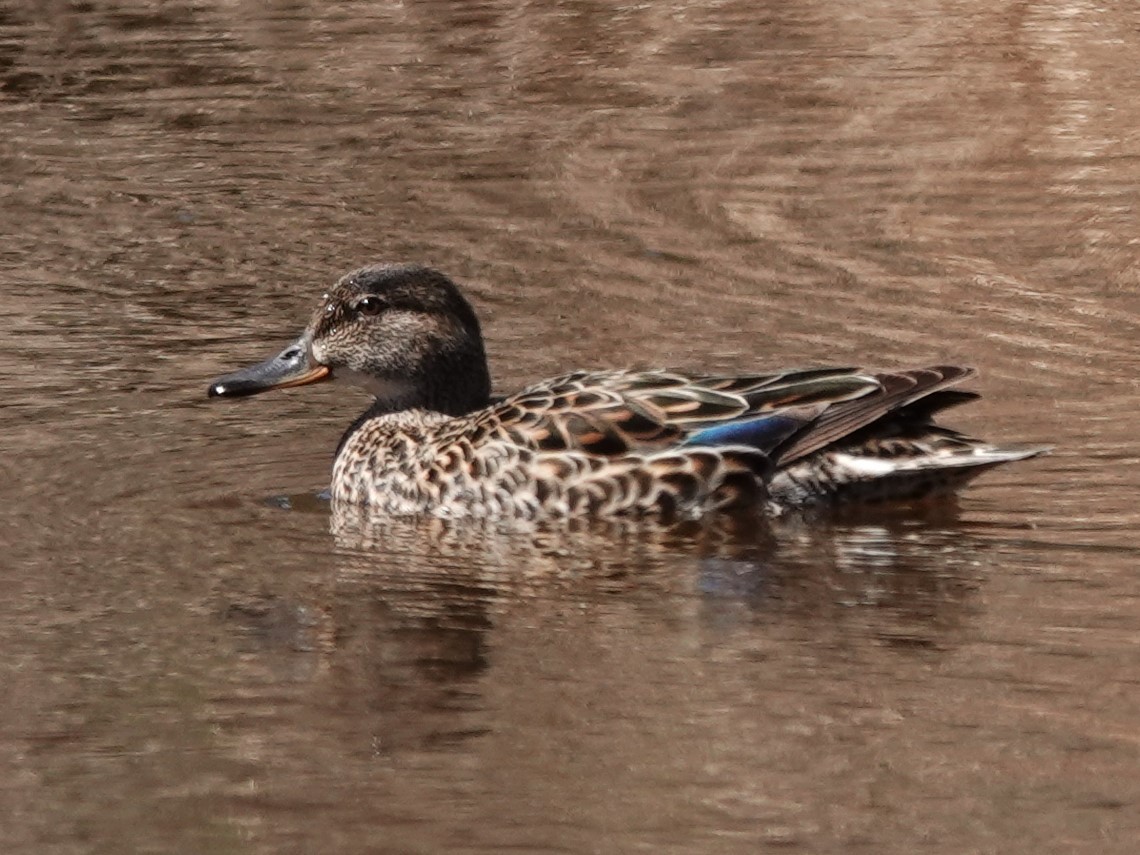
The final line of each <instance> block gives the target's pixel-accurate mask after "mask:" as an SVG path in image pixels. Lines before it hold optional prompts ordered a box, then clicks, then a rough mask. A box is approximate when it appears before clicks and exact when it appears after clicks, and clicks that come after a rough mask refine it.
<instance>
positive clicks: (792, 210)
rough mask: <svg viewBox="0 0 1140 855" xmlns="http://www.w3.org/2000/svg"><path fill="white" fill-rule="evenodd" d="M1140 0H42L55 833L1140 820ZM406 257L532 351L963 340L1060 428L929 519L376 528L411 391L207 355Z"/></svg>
mask: <svg viewBox="0 0 1140 855" xmlns="http://www.w3.org/2000/svg"><path fill="white" fill-rule="evenodd" d="M1137 24H1138V21H1137V18H1136V13H1135V12H1134V10H1133V9H1132V8H1131V7H1130V6H1129V5H1127V4H1122V5H1121V4H1117V5H1112V4H1109V5H1107V6H1106V5H1096V4H1089V3H1073V2H1059V0H1057V2H1043V3H1035V4H1028V5H1027V4H1023V3H1013V2H998V3H992V2H991V3H980V2H969V0H966V2H957V3H952V4H945V3H930V2H919V3H914V2H910V3H905V4H904V3H891V2H880V3H860V4H850V3H844V2H827V0H816V2H806V3H804V2H799V3H778V2H777V3H766V4H757V3H755V2H746V0H721V2H715V3H709V2H682V0H671V1H670V2H655V3H652V4H612V3H601V2H589V0H585V1H584V2H583V0H579V2H569V0H567V2H543V3H536V2H525V1H524V0H514V1H513V2H512V0H483V2H469V0H463V2H460V0H454V2H438V0H436V2H428V0H422V1H421V2H407V3H399V4H397V3H375V2H363V0H357V2H346V3H339V4H336V6H335V9H334V8H332V7H329V6H328V5H327V4H321V3H308V2H303V0H302V2H288V3H285V2H274V3H268V4H264V3H259V4H255V3H221V2H213V0H201V2H193V3H191V2H165V3H158V2H145V0H133V2H130V1H129V0H114V2H106V3H52V4H41V3H33V2H20V0H12V2H9V3H8V4H6V6H5V8H4V9H3V10H0V127H2V128H3V133H0V285H2V290H0V319H2V320H3V322H4V326H5V329H6V334H5V335H4V336H2V337H0V372H2V376H3V381H2V382H3V393H4V394H3V405H2V408H0V430H2V433H3V437H4V448H5V454H4V455H3V456H2V462H0V482H2V483H3V486H4V492H5V498H6V501H5V503H4V510H3V511H2V512H0V538H2V541H0V542H2V543H3V544H4V560H3V561H0V578H2V580H3V582H4V591H5V594H4V596H3V597H2V598H0V646H2V649H3V650H4V652H5V655H4V656H3V657H2V658H0V682H2V684H3V685H4V686H5V687H6V689H7V691H6V698H7V702H6V703H5V704H3V705H0V759H2V762H3V764H4V768H5V769H6V770H7V774H6V775H5V776H4V780H3V783H2V784H0V815H2V816H4V817H5V819H4V821H3V822H0V849H3V851H5V852H12V853H18V852H29V853H32V852H34V853H45V852H53V853H54V852H58V853H73V852H74V853H78V852H131V851H150V852H194V851H211V852H221V851H235V852H265V853H279V852H308V851H336V852H365V851H367V852H376V851H391V852H500V851H504V850H509V849H513V850H516V851H524V852H554V851H559V852H626V851H660V852H678V853H681V852H685V853H688V852H741V853H753V852H757V851H764V850H766V849H770V848H779V849H780V850H782V851H789V852H805V853H807V852H813V853H814V852H824V851H866V852H875V853H882V852H898V853H912V852H916V851H924V852H945V853H962V852H967V851H995V852H999V851H1000V852H1037V853H1039V852H1066V853H1069V852H1086V851H1087V852H1120V853H1130V852H1133V851H1135V847H1136V843H1137V840H1140V820H1137V817H1138V816H1140V811H1138V810H1137V802H1138V799H1140V772H1138V770H1140V762H1138V761H1140V685H1138V680H1137V674H1138V673H1140V646H1138V644H1137V640H1138V639H1140V602H1138V598H1137V583H1136V574H1135V568H1136V566H1137V558H1138V545H1137V540H1136V528H1137V523H1138V517H1140V509H1138V503H1137V500H1136V497H1137V495H1138V486H1140V484H1138V481H1140V475H1138V474H1137V467H1136V463H1137V458H1138V453H1137V446H1136V441H1135V433H1136V431H1135V417H1136V413H1137V412H1138V411H1140V394H1138V390H1137V381H1136V377H1137V376H1138V374H1140V370H1138V369H1140V365H1138V361H1140V360H1138V357H1137V346H1136V341H1137V333H1138V330H1137V310H1138V308H1140V298H1138V296H1137V294H1138V288H1137V286H1138V281H1140V275H1138V270H1140V268H1138V267H1137V257H1138V248H1137V243H1136V241H1137V238H1136V235H1137V234H1140V228H1138V226H1140V223H1138V218H1140V214H1138V210H1140V209H1138V208H1137V205H1136V187H1137V186H1138V184H1140V142H1138V138H1137V136H1136V133H1135V129H1136V128H1137V127H1138V126H1140V107H1138V106H1137V105H1138V104H1140V101H1138V100H1137V98H1136V97H1135V94H1136V93H1135V88H1136V72H1135V68H1134V66H1135V62H1134V57H1135V56H1136V54H1137V50H1140V44H1138V40H1140V27H1138V26H1137ZM373 260H399V261H418V262H424V263H429V264H433V265H435V266H438V267H440V268H441V269H444V270H446V271H448V272H449V273H451V274H452V275H453V276H454V277H455V278H456V279H457V280H459V281H460V282H461V283H463V285H464V287H465V288H466V290H467V291H468V293H469V294H470V295H471V297H472V299H473V301H474V302H475V303H476V305H477V308H478V310H479V312H480V314H481V316H482V317H483V320H484V330H485V332H486V335H487V338H488V348H489V351H490V355H491V359H492V371H493V375H494V377H495V380H496V385H497V386H498V387H499V388H501V389H503V390H509V389H513V388H517V387H519V386H520V385H522V384H524V383H526V382H527V381H528V380H532V379H535V378H539V377H543V376H547V375H549V374H553V373H558V372H562V371H566V370H569V369H572V368H579V367H598V368H600V367H616V366H625V365H637V366H654V365H667V366H676V367H681V368H691V369H698V368H699V369H706V370H754V369H756V368H758V367H769V368H772V367H777V366H781V365H797V364H812V363H832V364H869V365H871V366H875V367H890V366H895V365H899V364H911V363H921V362H924V361H928V360H930V361H936V362H943V361H962V362H966V363H969V364H972V365H976V366H977V367H979V369H980V370H981V377H980V379H979V381H978V382H977V383H976V384H975V388H978V389H979V390H980V391H982V392H983V393H984V395H985V398H984V399H983V400H982V401H981V402H980V403H978V404H976V405H973V406H971V407H969V408H966V409H963V410H962V411H960V412H957V411H956V412H955V413H954V414H953V421H954V423H955V425H957V426H960V427H962V428H963V429H966V430H969V431H972V432H975V433H981V434H984V435H986V436H987V437H992V438H994V439H999V440H1007V441H1014V440H1016V441H1023V442H1034V443H1044V444H1052V445H1054V446H1055V447H1056V448H1055V452H1054V454H1053V455H1052V456H1050V457H1048V458H1045V459H1042V460H1037V461H1032V462H1029V463H1026V464H1023V465H1019V466H1016V467H1010V468H1008V469H1007V470H1004V471H1001V472H997V473H994V474H992V475H990V476H988V477H987V478H986V479H984V480H983V481H981V482H979V483H978V484H977V485H976V486H975V487H973V488H972V489H970V490H969V491H968V492H966V493H965V494H964V495H963V496H962V498H961V500H960V501H959V502H958V503H956V504H953V505H947V506H943V507H938V508H934V509H931V510H930V512H929V513H926V514H922V515H909V516H887V515H878V516H875V515H870V516H860V517H853V518H848V519H840V520H829V521H823V520H815V521H796V520H793V521H789V522H786V523H781V524H778V525H774V526H771V527H766V526H759V527H758V526H755V525H752V526H743V525H738V524H734V523H731V522H727V521H713V522H708V523H706V524H702V525H693V526H688V527H684V528H680V529H667V530H662V529H660V528H657V527H654V526H651V525H648V524H632V523H613V524H609V523H607V524H589V525H584V524H575V525H554V526H549V527H540V528H538V529H531V530H523V531H512V530H508V531H504V530H501V529H497V528H494V527H492V528H470V527H467V528H465V527H462V526H460V527H448V526H443V525H441V524H437V523H431V524H428V523H417V522H409V521H398V522H387V523H385V522H372V523H365V524H361V523H360V522H359V521H354V520H344V519H337V518H333V517H332V516H331V514H330V511H329V509H328V508H327V507H326V506H325V505H323V504H322V503H320V502H319V501H316V500H313V499H306V497H308V496H312V495H313V494H314V493H315V492H316V491H318V490H319V489H320V488H322V487H323V486H324V485H325V483H326V480H327V475H328V470H329V466H330V457H331V453H332V450H333V448H334V447H335V443H336V440H337V438H338V437H339V435H340V432H341V431H342V430H343V428H344V426H345V425H347V424H348V422H349V421H350V420H351V419H352V418H353V417H354V416H355V415H356V414H357V412H358V411H360V410H361V409H362V408H363V407H364V405H365V404H366V400H365V399H364V398H363V396H362V395H361V394H360V393H359V392H356V391H352V390H345V389H338V388H334V387H314V388H311V389H300V390H293V391H289V392H283V393H280V394H277V395H276V396H272V395H271V396H265V397H260V398H257V399H252V400H249V401H241V402H234V403H230V404H227V403H218V402H207V401H206V399H205V397H204V390H205V385H206V383H207V382H208V381H209V380H210V379H211V378H212V377H215V376H217V375H218V374H221V373H224V372H226V371H229V370H231V369H232V368H234V367H236V366H240V365H244V364H246V363H248V362H251V361H253V360H257V359H260V358H262V357H264V356H266V355H269V354H270V353H271V352H274V351H275V349H276V348H278V347H279V346H280V345H281V344H282V343H284V342H285V341H286V340H288V338H289V337H290V336H292V335H293V334H295V333H296V331H297V330H298V329H299V326H300V325H301V324H302V323H303V322H304V319H305V318H306V317H307V316H308V314H309V312H310V311H311V309H312V307H313V306H314V305H315V301H316V299H317V298H318V297H319V295H320V294H321V292H322V291H323V289H324V288H325V287H326V286H327V285H328V284H329V283H330V282H332V281H333V280H334V279H335V278H336V277H337V276H339V275H340V274H341V273H343V272H345V271H346V270H348V269H351V268H353V267H356V266H358V265H360V264H363V263H365V262H368V261H373ZM282 496H284V497H291V499H290V502H288V503H285V502H282V501H279V500H275V499H274V497H282ZM284 504H288V505H289V508H285V507H283V505H284Z"/></svg>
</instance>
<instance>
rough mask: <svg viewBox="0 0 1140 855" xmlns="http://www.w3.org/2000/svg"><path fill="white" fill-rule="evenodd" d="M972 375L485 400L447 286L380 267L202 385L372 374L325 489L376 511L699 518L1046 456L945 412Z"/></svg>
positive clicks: (924, 482)
mask: <svg viewBox="0 0 1140 855" xmlns="http://www.w3.org/2000/svg"><path fill="white" fill-rule="evenodd" d="M973 373H974V372H973V370H972V369H969V368H962V367H958V366H953V365H939V366H933V367H929V368H916V369H907V370H903V371H891V372H885V373H872V372H864V371H860V370H854V369H850V368H809V369H806V370H805V369H801V370H789V371H778V372H774V373H770V374H748V375H740V376H725V375H703V374H687V373H680V372H675V371H604V372H585V371H581V372H576V373H573V374H566V375H564V376H561V377H556V378H553V379H550V380H544V381H542V382H540V383H536V384H534V385H533V386H530V387H528V388H526V389H524V390H523V391H521V392H518V393H517V394H514V395H510V396H507V397H505V398H492V396H491V381H490V377H489V374H488V371H487V360H486V356H485V353H484V350H483V337H482V334H481V333H480V330H479V321H478V319H477V318H476V316H475V312H474V310H473V309H472V308H471V305H470V303H468V302H467V300H466V299H465V298H464V297H463V295H462V294H460V292H459V289H458V288H457V287H456V285H455V283H453V282H452V281H451V280H450V279H449V278H448V277H446V276H445V275H443V274H442V273H439V272H438V271H435V270H431V269H429V268H425V267H417V266H380V265H377V266H370V267H364V268H362V269H360V270H357V271H355V272H353V273H350V274H348V275H347V276H345V277H344V278H342V279H341V280H340V281H339V282H338V283H337V284H336V286H335V287H334V288H333V289H332V290H331V291H330V292H329V293H327V294H326V295H324V297H323V299H322V301H321V305H320V307H319V308H318V309H317V311H316V313H315V314H314V315H313V318H312V320H311V321H310V323H309V325H308V327H307V328H306V329H305V331H304V333H302V335H301V337H300V338H299V339H297V341H295V342H293V343H292V344H290V345H289V346H288V347H286V348H285V349H284V350H283V351H282V352H281V353H279V354H278V355H277V356H275V357H273V358H272V359H269V360H267V361H265V362H263V363H261V364H259V365H256V366H253V367H252V368H247V369H245V370H243V371H238V372H235V373H233V374H229V375H226V376H225V377H222V378H220V379H218V380H216V381H215V382H214V383H213V384H212V385H211V386H210V389H209V394H210V395H211V396H223V397H226V396H230V397H234V396H241V395H251V394H254V393H257V392H262V391H265V390H267V389H274V388H280V387H285V386H299V385H302V384H305V383H315V382H317V381H320V380H325V379H328V378H332V377H345V378H348V379H351V380H352V381H354V382H356V383H359V384H360V385H362V386H364V387H365V388H366V389H368V391H370V392H371V393H372V394H373V395H375V396H376V401H375V403H374V404H373V405H372V407H371V408H370V409H369V410H368V411H367V412H365V413H364V414H363V415H362V416H361V417H360V418H359V419H357V420H356V422H354V423H353V425H352V426H351V427H350V428H349V429H348V431H347V433H345V435H344V437H343V438H342V439H341V442H340V446H339V448H338V449H337V453H336V462H335V464H334V466H333V476H332V497H333V501H334V502H337V503H340V502H347V503H353V504H357V505H364V506H367V507H368V508H369V512H370V513H375V514H377V515H381V514H435V515H438V516H528V517H535V516H542V515H563V516H566V515H579V514H597V515H608V514H619V513H630V512H632V513H638V512H646V511H656V512H662V513H665V514H669V515H681V516H694V515H697V514H700V513H703V512H706V511H710V510H714V509H718V508H726V507H730V506H734V505H741V504H746V503H749V504H752V503H764V504H765V505H766V506H767V507H768V508H769V509H771V510H777V511H778V510H779V509H781V508H790V507H802V506H806V505H812V504H819V503H829V502H837V501H841V500H855V501H871V500H910V499H916V498H922V497H924V496H928V495H932V494H936V493H942V492H946V491H949V490H952V489H954V488H957V487H960V486H961V485H963V484H965V483H966V482H967V481H969V480H970V479H972V478H973V477H975V476H976V475H978V474H979V473H981V472H984V471H985V470H987V469H989V468H991V467H993V466H997V465H998V464H1001V463H1006V462H1008V461H1011V460H1020V459H1023V458H1027V457H1033V456H1035V455H1037V454H1040V453H1042V452H1043V451H1044V450H1045V449H1043V448H1040V447H1025V446H1005V447H999V446H994V445H990V444H988V443H985V442H981V441H978V440H975V439H971V438H969V437H966V436H964V435H962V434H960V433H958V432H956V431H953V430H950V429H949V428H945V427H941V426H939V425H936V424H934V423H933V416H934V415H935V414H936V413H938V412H940V411H941V410H944V409H946V408H948V407H952V406H955V405H957V404H962V403H965V402H967V401H971V400H973V399H974V398H976V397H977V394H976V393H974V392H964V391H960V390H958V389H954V388H951V387H953V386H956V385H957V384H958V383H960V382H961V381H963V380H965V379H967V378H969V377H971V376H973Z"/></svg>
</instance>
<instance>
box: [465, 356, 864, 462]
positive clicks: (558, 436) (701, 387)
mask: <svg viewBox="0 0 1140 855" xmlns="http://www.w3.org/2000/svg"><path fill="white" fill-rule="evenodd" d="M879 389H880V384H879V381H878V380H877V379H876V378H875V377H873V376H871V375H867V374H861V373H859V372H857V371H855V370H853V369H850V368H812V369H806V370H789V371H780V372H774V373H770V374H751V375H737V376H722V375H689V374H682V373H678V372H671V371H617V372H577V373H574V374H567V375H564V376H562V377H556V378H553V379H551V380H547V381H545V382H542V383H539V384H536V385H534V386H530V387H528V388H527V389H524V390H523V391H521V392H519V393H517V394H515V395H511V396H508V397H507V398H505V399H503V400H502V401H501V402H499V403H497V404H495V405H493V406H491V407H490V408H488V409H487V410H485V411H484V412H483V413H481V414H480V415H479V416H478V417H477V425H478V430H479V432H481V433H484V434H491V435H494V436H496V437H498V438H501V439H507V440H509V441H511V442H514V443H517V444H519V445H521V446H524V447H527V448H532V449H535V450H538V451H581V452H585V453H588V454H594V455H599V456H603V457H620V456H622V455H625V454H648V453H653V452H656V451H661V450H665V449H668V448H673V447H679V446H690V447H695V446H700V447H722V446H734V447H742V446H743V447H748V448H753V449H756V450H758V451H761V452H763V453H765V454H768V453H770V452H772V451H773V450H775V449H776V448H778V447H779V446H781V445H783V444H786V443H787V442H789V441H790V440H791V439H792V438H794V437H795V436H797V435H798V434H799V433H801V432H802V431H803V430H805V429H806V428H807V427H808V426H810V425H811V424H812V423H814V422H816V421H818V420H819V419H820V417H821V416H822V415H823V414H825V413H826V412H827V411H828V410H829V409H830V408H832V407H835V406H837V405H840V404H843V403H846V402H854V401H857V400H858V399H860V398H862V397H865V396H868V395H872V394H875V393H877V392H878V391H879Z"/></svg>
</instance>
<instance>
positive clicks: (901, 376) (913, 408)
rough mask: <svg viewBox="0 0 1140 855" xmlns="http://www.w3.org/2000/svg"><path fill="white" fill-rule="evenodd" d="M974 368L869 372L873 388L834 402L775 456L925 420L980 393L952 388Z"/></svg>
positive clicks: (780, 458)
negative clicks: (866, 431) (850, 398)
mask: <svg viewBox="0 0 1140 855" xmlns="http://www.w3.org/2000/svg"><path fill="white" fill-rule="evenodd" d="M975 373H976V372H975V371H974V369H973V368H967V367H965V366H961V365H935V366H931V367H928V368H914V369H909V370H905V371H894V372H890V373H882V374H875V375H872V376H873V379H874V380H875V381H876V383H877V388H875V389H873V390H871V391H870V392H869V393H868V394H865V395H862V396H860V397H859V398H857V399H854V400H847V401H838V402H835V403H834V404H833V405H832V406H829V407H828V408H827V409H826V410H824V411H823V412H822V413H821V414H820V415H819V417H818V418H817V419H815V420H814V421H813V422H812V423H811V424H809V425H805V426H804V427H803V428H802V429H801V430H799V431H797V432H796V433H795V434H794V435H792V436H790V437H788V439H787V440H785V442H784V443H783V444H782V445H781V446H780V447H779V448H778V449H774V454H773V457H774V458H775V460H776V461H777V463H778V464H779V465H781V466H786V465H789V464H791V463H794V462H795V461H797V460H801V459H803V458H805V457H807V456H809V455H811V454H814V453H816V452H818V451H821V450H823V449H824V448H826V447H827V446H830V445H834V444H835V443H838V442H841V441H844V440H848V439H852V438H855V437H858V435H859V434H860V432H863V431H864V430H865V429H867V428H870V427H871V426H872V425H874V426H875V430H874V431H873V433H874V434H875V436H877V437H882V436H884V435H889V434H890V433H891V432H892V431H893V430H894V429H895V428H896V426H901V425H907V426H911V425H915V424H924V423H929V421H930V419H931V418H932V417H933V415H934V414H935V413H937V412H940V411H941V410H944V409H947V408H949V407H952V406H957V405H958V404H963V403H966V402H967V401H972V400H974V399H975V398H977V397H978V395H977V394H976V393H974V392H962V391H959V390H956V389H951V388H950V387H952V386H956V385H957V384H959V383H961V382H962V381H964V380H968V379H969V378H971V377H973V376H974V375H975ZM878 423H882V424H878Z"/></svg>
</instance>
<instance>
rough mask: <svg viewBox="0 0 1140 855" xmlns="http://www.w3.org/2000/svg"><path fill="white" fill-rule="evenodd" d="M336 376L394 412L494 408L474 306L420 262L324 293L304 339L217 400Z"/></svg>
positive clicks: (361, 276) (228, 384) (218, 390)
mask: <svg viewBox="0 0 1140 855" xmlns="http://www.w3.org/2000/svg"><path fill="white" fill-rule="evenodd" d="M334 378H343V379H347V380H350V381H351V382H354V383H356V384H358V385H360V386H363V387H364V388H365V389H367V390H368V391H370V392H371V393H372V394H373V395H375V396H376V400H377V405H378V406H380V407H381V408H383V409H388V410H402V409H408V408H411V407H422V408H424V409H430V410H435V411H438V412H443V413H449V414H452V415H459V414H461V413H466V412H470V411H472V410H475V409H479V408H480V407H485V406H487V403H488V402H489V400H490V394H491V380H490V377H489V375H488V373H487V357H486V354H485V352H484V350H483V336H482V334H481V333H480V331H479V320H478V318H476V317H475V311H474V309H472V308H471V304H470V303H468V302H467V300H466V299H465V298H464V297H463V295H462V294H461V293H459V289H458V288H457V287H456V285H455V283H454V282H452V281H451V280H450V279H448V278H447V277H446V276H445V275H443V274H442V273H440V272H439V271H436V270H432V269H430V268H427V267H418V266H411V265H372V266H369V267H362V268H361V269H360V270H356V271H354V272H352V273H349V274H348V275H347V276H345V277H343V278H342V279H341V280H340V281H339V282H337V283H336V285H335V286H334V287H333V289H332V290H331V291H329V292H328V293H327V294H325V295H324V297H323V298H322V299H321V304H320V306H319V307H318V308H317V310H316V312H315V313H314V314H313V318H312V320H311V321H310V322H309V325H308V326H307V327H306V328H305V331H304V332H303V333H302V334H301V336H300V338H298V339H297V340H296V341H294V342H292V343H291V344H290V345H289V346H288V347H286V348H285V349H284V350H282V351H281V352H280V353H279V354H277V355H276V356H274V357H272V358H270V359H267V360H266V361H265V362H262V363H259V364H258V365H254V366H251V367H250V368H245V369H243V370H241V371H235V372H234V373H233V374H227V375H226V376H225V377H219V378H218V379H217V380H215V381H214V382H213V383H211V384H210V388H209V391H208V394H209V395H210V397H239V396H243V395H255V394H257V393H258V392H265V391H268V390H269V389H280V388H284V387H287V386H301V385H304V384H306V383H317V382H320V381H322V380H328V379H334Z"/></svg>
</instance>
